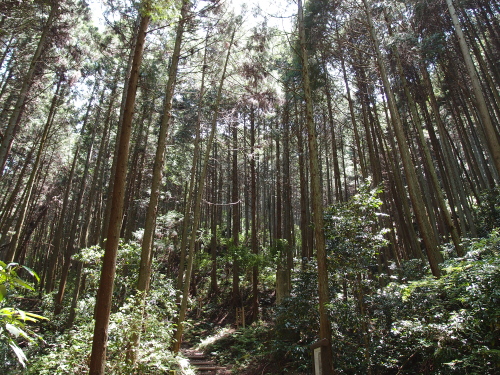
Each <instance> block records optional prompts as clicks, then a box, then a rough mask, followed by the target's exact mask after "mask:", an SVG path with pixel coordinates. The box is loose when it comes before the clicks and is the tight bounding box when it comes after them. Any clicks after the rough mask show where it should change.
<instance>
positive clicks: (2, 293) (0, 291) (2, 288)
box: [0, 284, 7, 301]
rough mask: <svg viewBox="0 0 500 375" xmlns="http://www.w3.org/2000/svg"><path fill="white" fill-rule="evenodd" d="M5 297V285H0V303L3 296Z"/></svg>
mask: <svg viewBox="0 0 500 375" xmlns="http://www.w3.org/2000/svg"><path fill="white" fill-rule="evenodd" d="M6 295H7V288H6V287H5V285H3V284H2V285H0V301H3V300H4V299H5V296H6Z"/></svg>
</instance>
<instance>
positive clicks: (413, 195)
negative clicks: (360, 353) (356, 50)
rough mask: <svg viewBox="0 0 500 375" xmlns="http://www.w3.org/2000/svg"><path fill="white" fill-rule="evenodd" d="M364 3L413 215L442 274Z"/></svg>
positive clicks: (431, 259) (435, 269) (435, 241)
mask: <svg viewBox="0 0 500 375" xmlns="http://www.w3.org/2000/svg"><path fill="white" fill-rule="evenodd" d="M363 3H364V5H365V13H366V16H367V19H368V25H369V28H370V35H371V38H372V42H373V43H374V47H375V53H376V56H377V64H378V67H379V71H380V75H381V78H382V82H383V85H384V89H385V95H386V97H387V102H388V106H389V111H390V113H391V123H392V125H393V127H394V132H395V135H396V139H397V143H398V147H399V152H400V155H401V160H402V162H403V168H404V170H405V174H406V178H407V183H408V191H409V193H410V199H411V201H412V203H413V210H414V212H415V217H416V219H417V222H418V225H419V228H420V230H421V233H422V237H423V240H424V243H425V249H426V252H427V258H428V261H429V265H430V267H431V270H432V274H433V275H434V276H436V277H439V276H440V275H441V270H440V269H439V263H441V262H442V261H443V257H442V255H441V253H440V252H439V248H438V247H439V242H438V239H437V238H436V237H435V235H434V230H433V228H432V226H431V223H430V222H429V218H428V216H427V212H426V206H425V204H424V202H423V199H422V193H421V190H420V187H419V185H418V178H417V172H416V170H415V166H414V165H413V163H412V160H411V155H410V152H409V145H408V143H407V141H406V137H405V134H404V130H403V124H402V122H401V118H400V116H399V112H398V110H397V107H396V99H395V97H394V93H393V92H392V88H391V85H390V82H389V78H388V76H387V72H386V69H385V64H384V60H383V57H382V53H381V51H380V46H379V43H378V38H377V35H376V32H375V27H374V25H373V20H372V15H371V7H370V6H369V5H368V1H367V0H363Z"/></svg>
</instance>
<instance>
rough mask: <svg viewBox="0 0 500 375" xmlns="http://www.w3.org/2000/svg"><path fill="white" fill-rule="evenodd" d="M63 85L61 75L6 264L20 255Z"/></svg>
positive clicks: (62, 95)
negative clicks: (27, 218)
mask: <svg viewBox="0 0 500 375" xmlns="http://www.w3.org/2000/svg"><path fill="white" fill-rule="evenodd" d="M62 85H63V76H62V75H61V76H60V77H59V79H58V82H57V86H56V91H55V93H54V96H53V98H52V103H51V106H50V109H49V115H48V117H47V121H46V123H45V126H44V129H43V132H42V136H41V138H40V142H39V145H38V152H37V154H36V158H35V163H34V164H33V168H32V170H31V174H30V177H29V179H28V182H27V183H26V187H25V198H24V202H23V203H22V208H21V211H20V214H19V217H18V219H17V224H16V229H15V233H14V236H13V237H12V239H11V241H10V244H9V250H8V252H7V255H6V256H5V263H10V262H12V261H14V259H16V256H17V255H18V254H17V247H18V243H19V238H20V235H21V231H22V229H23V225H24V220H25V218H26V214H27V212H28V206H29V204H30V201H31V194H32V191H33V187H34V184H35V178H36V176H37V174H38V168H39V166H40V162H41V160H42V155H43V152H44V151H45V146H46V143H47V139H48V136H49V131H50V129H51V127H52V124H53V123H54V116H55V115H56V111H57V108H58V107H59V105H60V104H61V102H62V98H63V97H64V93H65V90H64V87H62Z"/></svg>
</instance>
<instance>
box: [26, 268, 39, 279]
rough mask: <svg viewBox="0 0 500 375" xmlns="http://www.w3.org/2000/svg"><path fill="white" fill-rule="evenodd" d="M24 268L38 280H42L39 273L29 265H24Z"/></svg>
mask: <svg viewBox="0 0 500 375" xmlns="http://www.w3.org/2000/svg"><path fill="white" fill-rule="evenodd" d="M23 268H24V269H25V270H26V271H28V273H29V274H30V275H31V276H33V277H34V278H35V279H36V281H37V282H40V277H39V276H38V275H37V273H36V272H35V271H33V270H32V269H31V268H29V267H26V266H23Z"/></svg>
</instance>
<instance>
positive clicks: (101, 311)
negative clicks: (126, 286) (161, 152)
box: [89, 0, 150, 375]
mask: <svg viewBox="0 0 500 375" xmlns="http://www.w3.org/2000/svg"><path fill="white" fill-rule="evenodd" d="M140 11H141V12H142V15H141V23H140V26H139V30H138V32H137V37H136V45H135V50H134V58H133V62H132V70H131V73H130V80H129V84H128V87H127V99H126V102H125V103H126V104H125V111H124V115H123V122H122V124H121V127H120V133H119V145H118V149H117V155H116V161H117V162H116V172H115V176H114V184H113V194H112V204H111V211H110V218H109V220H110V222H109V225H108V232H107V236H106V238H107V240H106V245H105V252H104V258H103V264H102V269H101V277H100V281H99V290H98V292H97V301H96V316H95V317H96V319H95V327H94V336H93V341H92V354H91V357H90V367H89V374H90V375H101V374H104V369H105V366H106V346H107V341H108V326H109V315H110V313H111V299H112V296H113V284H114V280H115V273H116V256H117V252H118V242H119V239H120V229H121V224H122V219H123V201H124V198H125V182H126V177H127V164H128V154H129V148H130V135H131V132H132V118H133V114H134V106H135V98H136V93H137V82H138V79H139V69H140V66H141V62H142V54H143V51H144V42H145V39H146V32H147V29H148V25H149V21H150V14H149V13H150V3H149V1H148V0H144V1H143V2H142V3H141V10H140Z"/></svg>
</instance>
